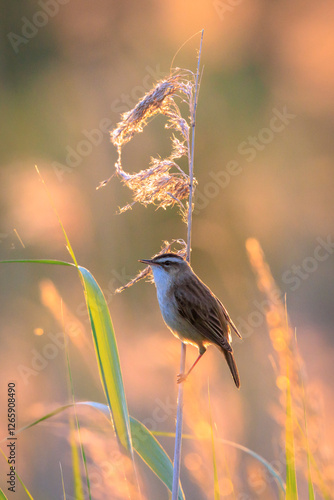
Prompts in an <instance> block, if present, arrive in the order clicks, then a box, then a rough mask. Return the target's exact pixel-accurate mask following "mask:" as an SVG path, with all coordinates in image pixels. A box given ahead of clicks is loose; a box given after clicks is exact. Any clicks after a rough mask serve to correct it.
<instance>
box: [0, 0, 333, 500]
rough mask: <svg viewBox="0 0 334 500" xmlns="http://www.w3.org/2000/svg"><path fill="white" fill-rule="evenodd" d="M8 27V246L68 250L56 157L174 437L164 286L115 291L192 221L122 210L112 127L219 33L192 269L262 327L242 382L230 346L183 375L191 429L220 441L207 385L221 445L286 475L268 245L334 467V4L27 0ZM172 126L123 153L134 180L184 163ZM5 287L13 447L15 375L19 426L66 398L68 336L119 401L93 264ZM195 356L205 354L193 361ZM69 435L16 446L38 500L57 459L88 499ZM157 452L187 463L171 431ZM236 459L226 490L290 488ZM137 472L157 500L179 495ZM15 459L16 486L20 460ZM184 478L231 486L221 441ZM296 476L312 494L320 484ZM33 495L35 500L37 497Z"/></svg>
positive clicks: (122, 334) (52, 489) (150, 419)
mask: <svg viewBox="0 0 334 500" xmlns="http://www.w3.org/2000/svg"><path fill="white" fill-rule="evenodd" d="M1 18H2V19H1V31H2V39H1V51H0V53H1V56H0V85H1V92H0V102H1V121H0V129H1V133H0V136H1V141H0V143H1V145H0V151H1V170H0V192H1V204H0V257H1V259H16V258H54V259H64V260H70V258H69V255H68V253H67V251H66V248H65V242H64V237H63V235H62V232H61V229H60V227H59V224H58V222H57V219H56V217H55V214H54V211H53V209H52V207H51V206H50V202H49V200H48V198H47V195H46V193H45V190H44V189H43V186H42V184H41V182H40V180H39V177H38V175H37V174H36V171H35V168H34V165H38V167H39V169H40V171H41V173H42V175H43V177H44V179H45V181H46V183H47V186H48V189H49V191H50V193H51V195H52V198H53V200H54V203H55V205H56V207H57V210H58V211H59V214H60V217H61V220H62V222H63V224H64V226H65V228H66V230H67V232H68V235H69V238H70V241H71V244H72V246H73V248H74V251H75V253H76V256H77V259H78V261H79V263H80V264H81V265H83V266H85V267H87V268H88V269H89V270H90V271H91V272H92V273H93V274H94V276H95V278H96V279H97V281H98V282H99V284H100V286H101V288H102V289H103V290H104V292H105V294H106V297H107V300H108V303H109V305H110V311H111V315H112V318H113V322H114V326H115V329H116V335H117V340H118V343H119V351H120V359H121V364H122V370H123V377H124V383H125V389H126V394H127V397H128V404H129V410H130V413H131V414H132V415H133V416H135V417H137V418H139V419H140V420H142V421H143V422H144V423H146V424H147V426H148V427H149V428H151V429H153V430H168V431H173V429H174V423H175V415H176V410H175V400H176V394H177V387H176V383H175V375H176V373H177V372H178V366H179V353H180V345H179V343H178V341H177V340H175V339H174V338H173V337H172V336H171V335H170V333H169V332H168V331H167V329H166V327H165V326H164V324H163V322H162V319H161V317H160V313H159V310H158V305H157V301H156V297H155V289H154V287H153V286H152V285H149V284H147V283H144V282H140V283H139V284H137V285H135V286H134V287H132V288H131V289H129V290H127V291H125V292H124V293H122V294H121V295H117V296H113V295H112V292H113V290H114V289H115V288H117V287H118V286H120V285H123V284H124V283H125V282H127V281H128V280H129V279H131V277H133V276H134V275H135V274H136V272H137V270H138V269H139V268H140V267H141V265H140V264H139V263H138V262H137V260H138V259H139V258H149V257H150V256H151V255H153V254H154V253H156V252H157V251H158V250H159V248H160V245H161V243H162V241H163V240H165V239H169V240H170V239H172V238H185V235H186V228H185V225H184V224H183V223H182V221H181V219H180V217H179V215H178V210H177V208H174V209H170V210H167V211H163V210H160V211H155V210H154V208H152V207H148V208H144V207H142V206H137V205H135V206H134V207H133V210H132V211H128V212H126V213H124V214H122V215H118V214H117V210H118V207H119V206H122V205H124V204H126V203H127V202H128V201H130V200H131V198H130V192H129V191H128V190H127V188H126V187H123V186H122V185H121V183H120V182H119V180H118V179H117V178H113V179H112V181H111V182H110V183H109V184H108V185H107V186H106V187H105V188H103V189H100V190H98V191H97V190H96V186H97V185H98V184H99V183H100V181H102V180H104V179H105V178H107V177H109V176H110V175H111V173H112V172H113V165H114V162H115V160H116V158H117V154H116V150H115V148H114V147H113V146H112V144H111V143H110V140H109V133H108V130H111V129H112V128H113V127H114V126H115V125H116V123H117V122H118V121H119V118H120V113H121V112H124V111H127V110H129V109H131V107H133V106H134V105H135V103H136V102H137V100H138V99H139V98H140V97H141V96H142V95H143V94H144V92H146V91H147V90H149V89H150V88H151V86H152V85H153V84H154V83H155V82H156V81H157V80H159V79H161V78H162V77H163V76H165V75H166V74H167V73H168V72H169V68H170V65H171V62H172V59H173V56H174V55H175V53H176V52H177V50H178V49H179V48H180V46H181V45H182V44H183V43H184V42H185V41H186V40H187V39H188V38H189V37H191V36H192V35H194V34H195V33H196V32H198V31H199V30H200V29H202V28H204V30H205V34H204V47H203V53H202V62H203V65H204V72H203V76H202V79H201V89H200V98H199V105H198V114H197V127H196V158H195V175H196V178H197V180H198V182H199V187H198V191H197V211H196V213H195V215H194V224H193V245H192V265H193V267H194V269H195V271H196V272H197V273H198V274H199V275H200V276H201V277H202V278H203V279H204V280H205V281H206V282H207V283H208V284H209V286H210V287H211V288H212V290H213V291H214V292H215V293H216V294H217V295H218V296H219V297H220V298H221V300H222V301H223V302H224V304H225V305H226V307H227V308H228V310H229V312H230V314H231V316H232V318H233V319H234V320H235V322H236V323H237V324H238V325H239V326H240V329H241V330H242V331H243V333H244V337H245V338H244V340H243V341H242V342H235V344H234V346H235V347H234V349H235V355H236V359H237V362H238V366H239V370H240V375H241V380H242V388H241V390H240V391H237V390H236V389H235V387H234V386H233V382H232V379H231V377H230V375H229V373H228V369H227V367H226V365H225V361H224V360H223V359H222V357H221V356H220V354H219V353H218V351H216V350H215V349H214V348H211V349H209V350H208V353H207V354H206V355H205V357H204V358H203V360H202V361H201V363H200V364H199V365H198V367H197V368H196V371H195V372H194V374H193V376H192V379H191V380H189V382H188V383H187V386H186V394H185V405H186V410H185V411H186V417H185V431H187V432H193V433H195V434H196V435H201V433H204V435H205V433H206V432H207V431H208V425H209V410H208V397H207V383H208V379H209V381H210V392H211V403H212V415H213V419H214V421H215V422H216V427H217V436H219V437H220V438H224V439H228V440H234V441H236V442H239V443H241V444H244V445H246V446H248V447H250V448H251V449H253V450H254V451H256V452H258V453H260V454H262V455H263V456H264V457H266V458H267V459H268V460H269V461H270V462H271V463H272V464H274V465H275V466H276V467H277V468H278V469H279V470H280V471H281V472H282V474H283V475H284V460H283V458H282V457H283V455H282V440H281V437H282V436H281V434H282V425H281V422H280V421H279V418H276V416H275V407H276V406H275V405H279V396H280V392H279V389H278V388H277V384H276V375H275V367H273V362H272V360H273V355H274V354H275V349H274V348H273V345H272V342H271V339H270V337H269V335H268V331H267V327H266V322H265V312H266V309H265V308H266V304H263V301H264V300H265V297H264V296H262V294H261V292H260V291H259V290H258V289H257V285H256V279H255V277H254V274H253V272H252V269H251V266H250V264H249V261H248V258H247V252H246V248H245V242H246V240H247V238H250V237H253V238H254V237H255V238H257V239H258V240H259V242H260V243H261V245H262V248H263V250H264V252H265V256H266V259H267V261H268V263H269V265H270V268H271V272H272V274H273V276H274V278H275V280H276V283H277V285H278V287H279V288H280V290H281V292H282V297H284V294H285V293H286V298H287V308H288V312H289V315H290V319H291V324H292V326H293V327H294V328H296V331H297V338H298V345H299V349H300V352H301V355H302V358H303V360H304V365H303V366H304V376H305V380H306V381H307V387H308V394H309V401H310V402H311V406H312V411H313V414H314V415H315V417H314V418H316V419H317V420H316V422H317V426H316V433H317V434H316V436H313V437H314V446H315V448H316V450H315V451H316V452H317V453H318V456H319V457H320V459H321V460H323V462H322V463H320V464H319V465H320V466H321V467H322V470H323V472H324V474H325V475H327V476H328V477H330V476H331V475H332V477H333V475H334V471H333V470H332V469H331V467H330V465H326V464H330V463H331V461H332V462H333V426H332V425H331V423H332V415H333V411H334V393H333V388H332V379H333V376H334V363H333V355H334V344H333V292H334V287H333V280H334V272H333V253H334V249H333V245H332V243H331V242H332V241H333V240H332V238H334V235H333V227H334V226H333V223H334V221H333V198H334V196H333V181H334V175H333V153H334V151H333V149H334V142H333V133H334V67H333V64H332V61H333V58H334V29H333V27H334V5H333V3H332V2H330V1H329V0H328V1H327V0H323V1H322V2H313V1H311V0H306V1H305V0H304V1H303V2H302V1H299V0H296V1H294V2H292V3H291V2H287V1H284V0H280V1H276V2H269V3H268V2H266V1H264V0H254V1H253V0H238V1H232V0H219V1H218V0H217V1H211V2H205V1H203V0H197V1H191V2H190V1H187V0H185V1H183V2H179V1H175V0H169V1H167V2H154V1H152V0H145V1H142V2H130V1H129V0H125V1H123V2H116V1H114V0H113V1H105V0H99V1H97V2H79V1H77V0H67V1H64V0H62V1H60V0H58V2H57V0H52V1H51V0H49V1H47V0H45V1H44V0H41V1H39V2H35V1H32V0H30V1H26V2H20V1H15V2H7V3H6V5H4V4H3V14H2V16H1ZM198 46H199V36H196V37H194V38H192V39H191V40H190V41H189V42H188V43H187V44H185V45H184V46H183V48H182V49H181V50H180V51H179V53H178V54H177V56H176V58H175V60H174V66H179V67H184V68H190V69H192V70H195V67H196V56H197V49H198ZM163 126H164V122H163V120H161V119H158V120H156V121H152V122H151V123H150V124H149V126H148V127H147V128H146V129H145V131H144V133H143V134H140V135H139V136H138V137H136V138H135V139H134V140H133V141H132V143H131V144H129V145H127V146H126V148H125V150H124V155H123V166H124V168H125V169H127V170H128V171H130V172H135V171H138V170H140V169H143V168H145V167H146V166H147V164H148V162H149V158H150V156H151V155H153V156H157V155H159V154H160V155H161V156H163V155H165V154H168V151H169V148H170V142H169V135H168V131H166V130H165V129H164V128H163ZM231 162H233V163H231ZM231 165H233V168H234V170H231V169H232V167H231ZM321 242H322V243H321ZM324 242H325V243H324ZM320 244H321V245H322V246H321V250H319V245H320ZM0 280H1V281H0V298H1V300H0V318H1V335H0V384H1V394H0V401H1V405H0V407H1V415H0V418H1V422H0V423H1V438H3V437H6V387H7V384H8V382H9V381H11V380H14V381H16V384H17V400H18V403H17V411H18V419H19V425H20V426H21V425H25V424H26V423H28V422H30V421H32V420H33V419H35V418H38V417H39V416H41V415H43V414H44V413H46V412H47V411H50V410H52V409H54V408H56V407H57V406H59V405H61V404H64V403H66V402H67V401H68V400H69V395H68V388H67V369H66V363H65V358H64V348H63V345H62V340H61V339H62V335H61V332H62V331H63V330H64V329H65V332H66V335H68V337H69V350H70V356H71V363H72V370H73V379H74V387H75V396H76V399H77V400H93V401H102V402H104V399H103V393H102V390H101V387H100V383H99V379H98V373H97V366H96V362H95V357H94V352H93V344H92V340H91V336H90V330H89V324H88V320H87V316H86V314H85V310H84V306H83V301H84V297H83V293H82V289H81V285H80V282H79V280H78V276H77V275H76V273H75V272H73V271H71V270H68V269H65V268H57V269H54V268H51V267H47V266H41V265H23V264H22V265H19V264H16V265H5V264H4V265H1V267H0ZM61 300H62V303H63V315H64V325H65V326H64V325H63V326H62V316H61V305H60V304H61ZM261 304H262V305H261ZM255 311H257V314H254V312H255ZM261 315H262V316H261ZM195 355H196V352H195V350H194V349H193V348H189V349H188V363H190V362H191V361H192V359H194V357H195ZM80 417H81V418H82V425H83V437H82V439H83V442H84V444H85V447H86V451H87V455H88V464H89V467H90V472H91V474H92V484H93V497H94V498H96V499H99V498H122V491H121V488H120V490H119V491H118V490H117V488H116V486H115V484H116V483H117V477H116V476H117V474H116V472H117V471H115V467H113V465H112V463H113V462H112V457H113V452H112V450H113V449H115V442H114V438H113V436H112V433H110V429H105V428H104V426H105V424H104V422H103V421H101V422H100V421H99V419H98V417H97V415H95V414H93V413H90V412H89V411H82V410H81V411H80ZM68 428H69V427H68V416H63V417H60V418H56V419H54V420H53V421H52V422H51V421H50V423H48V424H41V425H40V426H39V427H36V428H34V429H31V430H30V431H26V432H25V433H24V434H22V435H21V436H20V437H19V441H18V450H17V453H18V460H19V462H18V463H19V472H20V474H21V476H22V478H23V479H24V481H25V482H26V484H27V486H28V487H29V488H30V490H31V492H32V494H33V495H34V497H35V498H37V499H43V500H44V499H45V500H48V499H50V500H51V499H59V498H61V497H62V484H61V473H60V469H59V463H60V462H61V464H62V469H63V473H64V478H65V484H66V491H67V494H68V495H69V497H70V495H71V494H72V495H73V487H72V483H71V453H70V445H69V442H68ZM161 442H162V444H163V446H164V447H165V448H166V449H167V450H168V452H169V453H170V455H171V456H172V453H173V440H172V439H167V438H163V439H162V441H161ZM115 453H116V451H115ZM218 453H219V454H220V455H219V456H220V459H219V460H220V462H219V471H218V473H219V479H220V488H221V495H222V497H223V498H227V499H230V498H238V499H241V498H243V499H253V498H254V499H258V498H261V499H262V498H263V499H271V498H278V497H277V488H276V487H275V485H274V483H273V482H272V481H270V480H269V478H268V477H267V476H264V475H263V471H261V469H260V468H259V467H258V466H257V464H256V462H254V460H252V459H250V458H249V457H247V456H245V455H244V454H242V453H241V452H237V451H236V450H234V449H233V448H232V447H228V446H222V445H221V446H219V452H218ZM323 464H325V465H323ZM140 467H141V468H140V470H141V474H142V481H143V490H144V492H145V494H146V495H147V498H159V499H160V498H161V499H163V498H167V492H166V490H165V488H164V487H163V486H161V485H160V483H159V481H158V480H157V479H155V478H154V477H153V475H152V474H150V473H148V472H147V469H146V468H145V467H142V466H140ZM0 471H1V474H0V486H1V487H2V488H3V489H4V490H6V477H5V474H6V472H7V466H6V463H5V461H4V460H2V462H1V463H0ZM181 474H182V481H183V486H184V489H185V492H186V494H187V495H188V498H191V499H192V500H202V499H206V498H213V468H212V456H211V452H210V446H208V445H207V444H204V443H203V442H202V443H200V444H199V443H198V442H195V443H191V442H185V444H184V446H183V462H182V471H181ZM115 475H116V476H115ZM299 481H300V488H301V491H302V492H303V491H306V490H305V489H303V488H305V483H304V479H303V476H302V474H301V476H300V478H299ZM232 485H233V486H232ZM106 492H108V493H106ZM17 495H18V496H17V497H16V498H20V499H21V498H25V496H24V493H23V491H22V490H20V489H18V493H17ZM302 498H305V497H302Z"/></svg>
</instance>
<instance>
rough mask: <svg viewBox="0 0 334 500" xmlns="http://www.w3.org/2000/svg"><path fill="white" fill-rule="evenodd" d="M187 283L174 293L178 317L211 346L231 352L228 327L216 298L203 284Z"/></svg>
mask: <svg viewBox="0 0 334 500" xmlns="http://www.w3.org/2000/svg"><path fill="white" fill-rule="evenodd" d="M196 285H197V283H192V282H190V283H187V287H186V288H184V287H180V288H177V289H176V290H175V292H174V296H175V299H176V303H177V307H178V311H179V313H180V315H181V316H182V317H183V318H184V319H186V320H187V321H189V323H190V324H191V325H192V326H193V327H194V328H195V329H196V330H197V331H198V333H200V334H201V335H203V337H205V338H206V339H207V340H208V341H210V342H212V343H213V344H217V345H219V346H220V347H222V348H223V349H225V350H226V351H229V352H232V347H231V346H230V344H229V341H228V334H229V326H228V323H227V321H226V319H225V317H224V315H223V314H222V313H221V310H220V306H219V303H218V302H217V299H216V297H215V296H214V295H213V294H212V293H211V292H210V290H209V289H208V288H207V287H206V286H205V285H204V284H203V283H200V285H201V286H196Z"/></svg>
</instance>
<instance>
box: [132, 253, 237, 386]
mask: <svg viewBox="0 0 334 500" xmlns="http://www.w3.org/2000/svg"><path fill="white" fill-rule="evenodd" d="M139 262H142V263H144V264H147V265H148V266H150V268H151V271H152V273H153V279H154V283H155V286H156V290H157V298H158V302H159V306H160V311H161V314H162V317H163V319H164V322H165V323H166V325H167V327H168V328H169V330H170V331H171V332H172V333H173V335H174V336H175V337H177V338H178V339H180V340H181V341H182V342H184V343H186V344H191V345H193V346H195V347H197V348H198V351H199V354H198V357H197V358H196V360H195V362H194V363H193V364H192V366H191V367H190V369H189V370H188V372H186V373H180V374H179V375H178V376H177V383H181V382H184V381H185V380H186V378H187V377H188V375H189V374H190V372H191V371H192V370H193V369H194V367H195V365H196V364H197V363H198V361H199V360H200V359H201V357H202V356H203V354H204V353H205V352H206V349H207V347H208V346H209V345H215V346H216V347H218V349H219V350H220V351H221V352H222V353H223V354H224V356H225V359H226V361H227V364H228V367H229V369H230V371H231V374H232V377H233V380H234V383H235V385H236V386H237V388H238V389H239V387H240V377H239V372H238V368H237V365H236V362H235V359H234V355H233V351H232V347H231V342H232V335H231V330H233V331H234V333H235V334H236V335H237V336H238V337H239V338H242V337H241V335H240V333H239V331H238V329H237V327H236V326H235V324H234V323H233V321H232V320H231V318H230V315H229V314H228V312H227V310H226V309H225V307H224V306H223V304H222V303H221V301H220V300H219V299H218V298H217V297H216V296H215V295H214V294H213V293H212V291H211V290H210V288H209V287H208V286H207V285H205V283H203V281H201V280H200V278H199V277H198V276H197V275H196V273H195V272H194V271H193V269H192V268H191V266H190V264H189V263H188V262H187V261H186V260H185V259H184V258H183V257H182V256H180V255H178V254H176V253H173V252H168V253H163V254H159V255H157V256H155V257H153V258H152V259H140V260H139Z"/></svg>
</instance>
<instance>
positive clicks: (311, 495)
mask: <svg viewBox="0 0 334 500" xmlns="http://www.w3.org/2000/svg"><path fill="white" fill-rule="evenodd" d="M295 345H296V350H297V356H296V360H297V366H298V372H299V380H300V385H301V390H302V402H303V413H304V427H305V442H306V454H307V484H308V497H309V500H315V495H314V488H313V482H312V472H311V450H310V442H309V438H308V432H307V412H306V392H305V386H304V379H303V375H302V371H301V366H300V362H299V360H300V355H299V349H298V342H297V332H296V331H295ZM297 424H298V426H299V423H298V420H297ZM300 430H302V429H301V428H300Z"/></svg>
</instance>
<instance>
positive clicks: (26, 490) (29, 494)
mask: <svg viewBox="0 0 334 500" xmlns="http://www.w3.org/2000/svg"><path fill="white" fill-rule="evenodd" d="M16 434H17V432H16V433H15V435H16ZM6 440H7V438H5V439H3V440H2V441H1V442H4V441H6ZM0 453H1V454H2V456H3V457H4V459H5V460H6V462H7V463H8V459H7V457H6V455H5V453H4V452H3V450H2V449H1V448H0ZM8 465H9V463H8ZM14 473H15V476H16V477H17V479H18V480H19V481H20V483H21V486H22V488H23V489H24V491H25V493H26V494H27V496H28V498H30V500H34V499H33V497H32V495H31V493H30V491H29V490H28V488H27V487H26V485H25V484H24V482H23V481H22V479H21V477H20V476H19V474H18V473H17V472H16V471H14ZM4 498H6V496H5V497H4Z"/></svg>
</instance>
